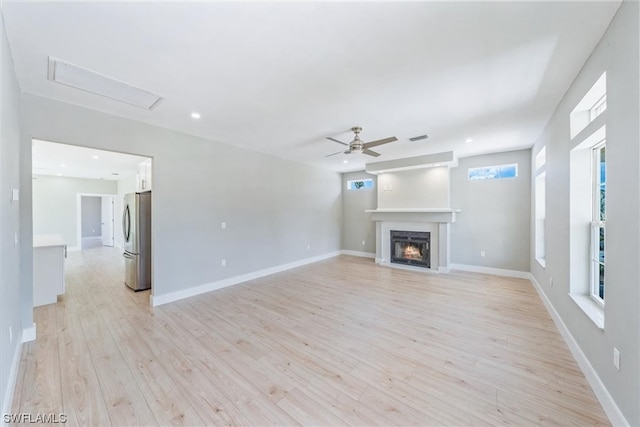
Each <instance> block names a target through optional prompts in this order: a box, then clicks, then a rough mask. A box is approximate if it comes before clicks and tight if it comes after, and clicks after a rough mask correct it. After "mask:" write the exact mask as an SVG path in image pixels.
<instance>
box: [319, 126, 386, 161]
mask: <svg viewBox="0 0 640 427" xmlns="http://www.w3.org/2000/svg"><path fill="white" fill-rule="evenodd" d="M351 130H352V131H353V133H355V134H356V136H355V138H353V141H351V142H350V143H348V144H347V143H345V142H342V141H338V140H337V139H335V138H331V137H330V136H328V137H327V139H328V140H331V141H333V142H337V143H338V144H342V145H346V146H347V147H348V148H347V150H346V151H338V152H337V153H333V154H329V155H327V156H325V157H331V156H335V155H336V154H340V153H344V154H351V153H363V154H367V155H369V156H373V157H378V156H379V155H380V153H376V152H375V151H372V150H370V148H371V147H377V146H378V145H382V144H387V143H389V142H393V141H397V140H398V138H396V137H395V136H391V137H389V138H384V139H379V140H377V141H371V142H362V140H361V139H360V132H362V128H361V127H360V126H355V127H352V128H351Z"/></svg>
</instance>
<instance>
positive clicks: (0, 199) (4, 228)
mask: <svg viewBox="0 0 640 427" xmlns="http://www.w3.org/2000/svg"><path fill="white" fill-rule="evenodd" d="M1 18H2V17H1V16H0V33H1V34H2V36H1V37H2V40H1V41H0V88H1V90H0V402H2V405H3V407H2V410H3V413H4V411H6V410H8V409H9V407H8V405H9V404H10V403H11V402H10V401H9V396H10V395H11V393H12V390H13V385H14V381H15V375H16V374H17V371H16V370H17V368H18V362H19V360H16V359H17V353H16V351H19V349H20V348H19V347H18V346H19V345H20V340H21V333H22V329H23V327H25V326H31V324H30V323H29V324H28V325H25V326H23V324H22V316H21V312H20V307H21V297H22V295H21V288H23V287H24V285H25V282H24V281H23V277H22V274H21V262H20V256H21V253H22V246H26V247H28V248H30V246H31V245H30V242H29V241H24V240H21V241H19V242H18V244H17V245H15V244H14V238H15V237H16V236H17V237H18V238H20V237H21V233H20V232H21V222H20V213H21V209H20V204H21V201H15V202H12V201H11V189H12V188H15V189H20V166H21V163H20V161H19V159H20V141H21V132H20V130H21V121H20V114H19V113H20V87H19V86H18V82H17V80H16V75H15V71H14V67H13V60H12V58H11V54H10V52H9V45H8V43H7V36H6V34H5V30H4V21H3V20H2V19H1ZM25 197H26V198H29V194H28V193H25V192H24V191H23V192H22V193H21V194H20V198H21V199H24V198H25ZM25 318H27V319H29V317H28V316H25ZM10 328H11V330H12V332H13V333H12V335H13V336H12V337H11V339H10V337H9V329H10Z"/></svg>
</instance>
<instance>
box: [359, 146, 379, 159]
mask: <svg viewBox="0 0 640 427" xmlns="http://www.w3.org/2000/svg"><path fill="white" fill-rule="evenodd" d="M362 154H368V155H369V156H373V157H378V156H379V155H380V153H376V152H375V151H371V150H367V149H366V148H365V149H364V150H362Z"/></svg>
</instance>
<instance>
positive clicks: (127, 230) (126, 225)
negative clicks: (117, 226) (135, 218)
mask: <svg viewBox="0 0 640 427" xmlns="http://www.w3.org/2000/svg"><path fill="white" fill-rule="evenodd" d="M122 234H124V241H125V242H128V241H129V237H131V212H130V211H129V205H127V206H125V208H124V214H123V215H122Z"/></svg>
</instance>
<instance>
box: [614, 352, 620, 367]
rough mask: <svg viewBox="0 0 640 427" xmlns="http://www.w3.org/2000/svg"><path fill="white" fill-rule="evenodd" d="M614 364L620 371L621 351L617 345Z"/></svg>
mask: <svg viewBox="0 0 640 427" xmlns="http://www.w3.org/2000/svg"><path fill="white" fill-rule="evenodd" d="M613 366H615V367H616V369H617V370H618V371H619V370H620V352H619V351H618V349H617V348H615V347H613Z"/></svg>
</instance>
